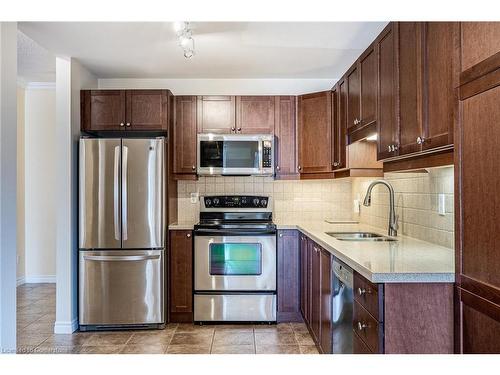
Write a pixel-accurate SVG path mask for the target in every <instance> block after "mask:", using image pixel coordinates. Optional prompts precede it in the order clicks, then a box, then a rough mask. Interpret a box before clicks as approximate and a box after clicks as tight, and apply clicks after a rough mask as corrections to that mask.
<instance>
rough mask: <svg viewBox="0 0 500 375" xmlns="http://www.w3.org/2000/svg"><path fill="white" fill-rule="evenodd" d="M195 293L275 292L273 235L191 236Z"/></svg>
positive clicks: (274, 241) (274, 243) (274, 244)
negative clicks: (227, 291)
mask: <svg viewBox="0 0 500 375" xmlns="http://www.w3.org/2000/svg"><path fill="white" fill-rule="evenodd" d="M194 252H195V259H194V269H195V274H194V287H195V291H226V290H229V291H275V290H276V235H275V234H267V235H250V236H244V235H234V236H233V235H221V236H217V235H213V236H212V235H195V240H194Z"/></svg>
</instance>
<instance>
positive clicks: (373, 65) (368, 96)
mask: <svg viewBox="0 0 500 375" xmlns="http://www.w3.org/2000/svg"><path fill="white" fill-rule="evenodd" d="M359 77H360V95H361V97H360V98H361V101H360V103H361V106H360V111H359V112H360V120H361V124H360V125H361V127H363V126H367V125H370V124H371V123H373V122H374V121H375V120H376V114H377V58H376V55H375V49H374V46H373V45H372V46H370V47H368V49H367V50H366V51H365V52H364V53H363V54H362V55H361V57H360V58H359Z"/></svg>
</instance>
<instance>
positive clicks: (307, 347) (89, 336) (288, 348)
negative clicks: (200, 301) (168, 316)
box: [17, 284, 318, 354]
mask: <svg viewBox="0 0 500 375" xmlns="http://www.w3.org/2000/svg"><path fill="white" fill-rule="evenodd" d="M54 321H55V284H24V285H21V286H19V287H18V288H17V352H18V353H26V354H27V353H44V354H57V353H66V354H67V353H71V354H76V353H88V354H109V353H111V354H115V353H127V354H163V353H166V354H210V353H211V354H255V353H256V354H301V353H302V354H317V353H318V351H317V349H316V347H315V346H314V342H313V340H312V338H311V336H310V335H309V332H308V331H307V328H306V326H305V325H304V324H303V323H283V324H278V325H204V326H198V325H196V326H195V325H192V324H169V325H167V327H166V328H165V329H164V330H161V331H160V330H155V331H126V332H124V331H121V332H116V331H115V332H98V333H92V332H75V333H73V334H71V335H56V334H54V333H53V327H54Z"/></svg>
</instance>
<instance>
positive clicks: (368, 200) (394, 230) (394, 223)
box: [363, 180, 398, 237]
mask: <svg viewBox="0 0 500 375" xmlns="http://www.w3.org/2000/svg"><path fill="white" fill-rule="evenodd" d="M378 184H381V185H385V186H387V189H389V231H388V234H389V236H392V237H396V236H397V235H398V216H397V215H396V210H395V208H394V188H393V187H392V185H391V184H390V183H388V182H387V181H384V180H376V181H373V182H372V183H371V184H370V186H368V190H367V191H366V196H365V200H364V202H363V205H365V206H366V207H369V206H370V205H371V204H372V189H373V187H374V186H375V185H378Z"/></svg>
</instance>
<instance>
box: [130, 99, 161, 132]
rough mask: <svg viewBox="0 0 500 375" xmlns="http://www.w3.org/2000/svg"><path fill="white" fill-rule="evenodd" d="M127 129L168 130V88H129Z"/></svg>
mask: <svg viewBox="0 0 500 375" xmlns="http://www.w3.org/2000/svg"><path fill="white" fill-rule="evenodd" d="M126 103H127V104H126V123H125V125H126V130H165V131H167V130H168V91H167V90H127V91H126Z"/></svg>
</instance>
